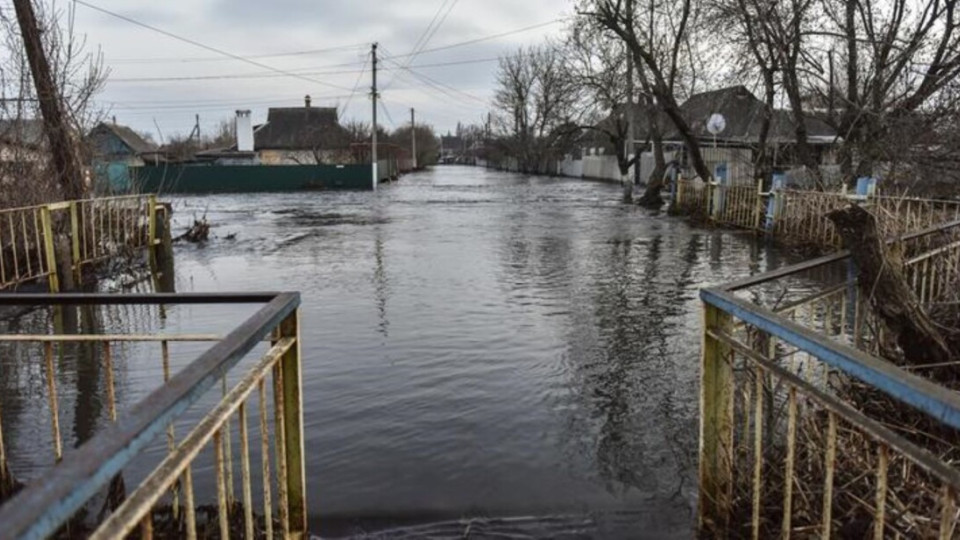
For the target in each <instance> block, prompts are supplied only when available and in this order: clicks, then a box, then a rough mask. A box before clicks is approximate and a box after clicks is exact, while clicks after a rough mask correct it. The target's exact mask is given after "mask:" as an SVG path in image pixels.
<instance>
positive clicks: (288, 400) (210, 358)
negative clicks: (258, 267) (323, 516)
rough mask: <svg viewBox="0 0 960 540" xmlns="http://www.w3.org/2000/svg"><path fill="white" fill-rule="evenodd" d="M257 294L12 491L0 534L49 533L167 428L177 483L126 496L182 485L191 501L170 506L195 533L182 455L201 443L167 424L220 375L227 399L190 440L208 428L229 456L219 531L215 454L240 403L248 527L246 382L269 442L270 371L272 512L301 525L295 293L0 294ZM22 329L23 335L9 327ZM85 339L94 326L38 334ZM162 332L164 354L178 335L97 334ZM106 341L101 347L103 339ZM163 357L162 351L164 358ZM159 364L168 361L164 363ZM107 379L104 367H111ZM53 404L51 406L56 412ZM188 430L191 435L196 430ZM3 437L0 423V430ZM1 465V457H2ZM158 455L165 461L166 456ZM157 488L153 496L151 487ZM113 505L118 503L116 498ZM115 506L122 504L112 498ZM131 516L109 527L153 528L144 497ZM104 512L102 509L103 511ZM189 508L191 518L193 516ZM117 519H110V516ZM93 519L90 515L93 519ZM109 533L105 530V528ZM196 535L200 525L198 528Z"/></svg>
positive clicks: (226, 507)
mask: <svg viewBox="0 0 960 540" xmlns="http://www.w3.org/2000/svg"><path fill="white" fill-rule="evenodd" d="M223 303H231V304H240V303H243V304H251V303H253V304H262V307H260V308H259V309H258V310H257V311H256V312H255V313H254V314H253V315H252V316H251V317H249V318H248V319H247V320H245V321H244V322H242V323H241V324H240V325H239V326H237V327H236V328H234V329H233V330H232V331H231V332H230V333H229V334H227V335H226V336H223V337H222V339H218V340H216V341H215V344H214V345H213V346H212V347H210V348H209V349H208V350H207V351H206V352H204V353H203V354H201V355H200V356H199V357H198V358H196V360H194V361H193V362H191V363H190V364H189V365H188V366H186V367H185V368H184V369H182V370H181V371H180V372H179V373H177V374H176V375H174V376H172V377H171V378H170V379H169V380H168V381H166V382H165V384H163V385H162V386H160V387H159V388H158V389H157V390H155V391H154V392H152V393H151V394H149V395H148V396H147V397H146V398H144V399H143V400H141V401H139V402H138V403H137V404H136V405H134V406H133V407H132V409H131V410H130V411H129V412H128V413H127V414H125V415H124V416H123V417H121V418H119V419H118V420H117V421H116V422H115V423H112V424H110V425H108V426H107V427H105V428H104V429H103V430H102V431H100V432H99V433H97V434H96V435H94V436H93V437H92V438H91V439H90V440H88V441H87V442H85V443H84V444H82V445H81V446H80V447H79V448H78V449H77V450H76V451H75V452H73V453H71V454H69V455H67V456H66V457H65V458H64V459H63V461H62V462H60V463H59V464H57V465H56V466H55V467H53V468H51V469H49V470H48V471H47V472H46V473H45V474H43V475H42V476H41V477H40V478H38V479H37V480H35V481H32V482H30V483H29V485H27V486H26V487H25V488H24V489H23V490H22V491H21V492H20V493H18V494H17V495H15V496H14V498H13V499H11V500H9V501H7V502H6V503H5V504H4V505H3V506H0V524H2V527H0V539H3V540H6V539H34V538H37V539H39V538H47V537H50V536H52V535H54V534H55V533H57V531H58V530H60V528H61V527H62V526H64V524H66V523H68V522H70V521H71V520H72V519H74V516H75V515H76V514H77V512H78V511H80V510H81V509H82V508H83V507H84V505H85V504H87V503H88V501H90V500H91V499H92V498H93V497H95V496H96V495H97V494H98V493H99V492H100V491H101V490H102V489H104V488H105V487H107V486H108V485H110V484H111V482H112V481H113V479H114V478H115V477H116V476H117V475H120V474H122V473H123V471H124V468H125V467H126V466H127V465H128V464H130V462H131V461H132V460H133V459H134V458H135V457H137V456H139V455H140V454H141V453H142V452H143V451H144V450H145V449H146V448H147V447H148V445H149V444H150V443H151V442H152V441H154V440H155V439H157V438H158V437H160V436H161V435H163V434H164V433H167V434H168V436H169V437H170V443H171V447H170V455H171V456H172V455H174V454H176V455H178V456H179V459H180V461H179V462H178V463H175V464H173V465H175V466H177V467H179V468H180V469H185V470H186V472H185V474H184V475H183V476H182V477H180V476H179V475H178V479H177V480H176V484H177V485H176V486H173V485H172V484H167V485H163V486H150V485H146V486H140V487H138V488H135V491H134V496H133V497H132V498H136V497H135V496H137V495H138V494H139V493H140V491H142V490H147V491H150V490H153V491H157V493H155V494H150V493H148V494H147V495H148V496H147V497H146V498H147V499H149V500H151V501H152V502H156V500H157V499H158V495H159V492H160V491H162V492H164V493H165V492H167V491H168V490H170V489H176V490H178V492H179V491H181V490H183V488H184V485H185V486H186V487H187V488H188V489H190V490H191V491H187V494H188V495H189V496H188V497H187V499H188V502H190V503H191V504H189V505H188V506H187V507H185V508H183V510H182V511H181V508H180V506H179V503H177V507H176V508H174V509H173V514H174V516H177V515H178V514H180V516H179V517H178V519H180V520H181V521H182V520H184V519H186V520H187V522H188V525H187V526H186V528H185V529H184V530H186V534H187V536H188V537H196V536H197V531H196V522H195V516H194V508H193V504H192V499H193V496H192V488H191V487H190V486H191V485H192V482H191V480H192V479H191V476H190V475H191V473H190V469H189V465H190V462H191V461H192V460H193V459H194V458H195V457H196V455H197V452H199V449H200V445H199V444H198V445H196V446H195V447H187V448H185V447H184V446H183V445H186V444H188V442H189V440H190V438H189V437H188V439H185V440H184V441H182V442H181V443H180V445H176V444H174V441H173V432H172V425H173V422H174V420H176V419H177V418H178V417H179V416H180V415H181V414H182V413H184V412H185V411H186V410H187V409H188V408H190V406H191V405H193V404H195V403H197V402H198V401H199V400H200V398H201V397H202V396H203V395H205V394H206V393H207V392H208V391H209V390H210V389H212V388H214V387H215V385H216V384H217V383H218V382H223V384H224V398H223V400H226V399H227V397H228V396H231V398H232V399H233V400H234V401H233V402H231V403H229V407H228V406H226V405H225V404H224V401H223V400H221V401H220V402H219V403H218V405H217V406H215V407H214V408H213V409H211V413H210V414H212V413H213V412H214V411H219V415H218V416H216V417H215V418H211V419H210V420H209V421H208V423H207V424H204V425H209V426H213V427H212V428H211V430H213V431H214V432H211V433H200V434H197V436H199V437H200V439H199V440H197V441H194V442H195V444H196V443H200V442H206V441H209V440H210V439H211V438H212V439H213V440H214V441H215V444H214V445H213V446H214V447H215V449H216V450H217V456H218V461H222V460H223V459H228V460H230V464H229V469H227V466H226V465H224V466H223V467H221V466H219V465H218V467H216V469H217V470H216V473H217V485H218V491H219V492H220V493H221V494H223V495H224V497H220V499H221V500H220V501H219V502H220V503H221V504H220V505H219V513H220V516H219V522H220V525H221V532H225V530H226V529H224V528H223V527H224V526H227V525H228V523H229V518H230V513H231V512H232V511H233V510H232V509H231V508H232V505H231V504H229V503H233V502H234V501H233V500H232V498H233V485H232V484H233V479H232V470H233V464H232V458H231V457H229V456H228V457H226V458H224V457H223V456H222V454H221V452H222V450H223V449H224V448H225V449H227V451H228V452H229V449H230V443H229V440H230V423H229V422H230V415H231V414H232V413H233V412H234V411H236V410H237V408H239V410H240V417H241V418H242V426H241V432H242V434H243V441H242V447H243V449H244V453H243V455H242V456H241V458H242V460H243V464H244V474H243V476H244V478H243V480H244V494H245V496H244V505H243V506H244V507H245V508H244V510H245V511H244V513H245V514H246V516H245V521H246V525H247V530H248V531H252V530H253V529H252V527H253V512H252V510H251V508H250V506H251V502H250V501H251V499H250V496H249V491H250V486H249V482H250V475H249V462H248V455H247V454H246V452H247V440H246V417H245V408H244V404H245V401H244V400H245V399H246V398H247V396H248V395H249V394H250V392H251V391H252V389H253V388H255V387H256V386H257V385H259V386H260V399H261V403H260V407H261V416H262V418H261V426H263V431H262V432H261V436H262V437H263V441H264V444H265V445H267V442H268V440H267V437H268V434H267V433H266V429H267V428H266V426H267V422H266V419H265V416H264V415H265V411H266V408H265V403H264V386H263V379H264V377H265V376H266V374H268V373H270V372H271V371H272V372H273V375H274V388H273V390H274V398H275V404H274V406H275V415H276V423H275V435H274V437H273V438H274V442H275V445H274V447H275V453H276V454H277V463H278V465H277V468H276V473H277V475H278V478H277V483H278V485H279V491H280V498H279V499H280V500H279V501H278V502H279V504H278V506H279V514H280V517H281V526H282V527H283V530H284V533H286V534H294V535H297V534H301V535H302V534H304V533H305V531H306V503H305V486H304V483H305V482H304V475H303V446H302V445H303V435H302V406H301V398H300V375H299V363H300V358H299V326H298V323H297V308H298V306H299V304H300V296H299V294H298V293H245V294H213V295H211V294H137V295H107V294H55V295H54V294H51V295H5V296H3V297H0V304H3V305H27V306H62V305H73V304H93V305H121V304H223ZM14 337H19V338H25V337H26V336H14ZM87 338H89V340H93V339H97V336H92V335H87V336H77V335H69V336H68V335H54V336H38V337H37V339H36V341H56V340H61V341H64V342H66V341H71V340H78V339H87ZM152 338H153V340H154V341H163V343H164V353H165V354H166V343H167V341H168V340H169V341H175V340H176V339H177V338H176V336H152V337H151V336H142V335H141V336H126V337H124V336H117V335H110V336H103V337H102V339H103V340H104V341H108V342H109V341H124V340H130V341H138V340H140V341H146V340H151V339H152ZM184 339H193V340H210V339H212V338H210V337H209V336H206V337H204V336H192V337H185V338H184ZM264 340H270V341H272V342H273V343H274V347H272V348H271V349H270V351H268V352H267V354H266V355H265V356H264V360H262V361H261V363H260V364H261V365H260V369H259V370H258V371H251V372H250V373H249V375H248V377H246V378H244V380H242V381H241V382H240V383H238V386H237V388H240V387H241V386H242V391H240V390H236V389H235V391H234V392H231V393H230V394H227V392H226V379H225V377H226V375H227V373H228V372H230V370H231V369H232V368H234V367H235V366H237V364H238V363H239V362H240V361H241V359H243V358H244V357H245V356H247V355H248V353H250V352H251V351H252V350H253V349H254V348H255V347H256V346H257V345H259V344H261V343H262V342H263V341H264ZM17 341H27V339H17ZM107 350H109V349H107ZM164 360H165V362H166V358H165V359H164ZM165 367H166V366H165ZM110 377H111V379H110V380H111V381H112V373H111V374H110ZM112 391H113V389H112V385H111V387H110V392H111V399H112ZM54 414H56V413H54ZM197 436H195V437H194V438H195V439H196V437H197ZM0 438H2V433H0ZM268 451H269V446H268V445H267V446H265V447H264V452H263V460H264V462H265V463H266V460H267V457H268ZM4 465H5V464H4ZM165 465H171V464H170V463H165ZM268 471H269V468H268V467H266V465H265V466H264V478H263V482H264V484H265V486H264V489H265V490H267V495H266V500H267V505H268V506H267V507H266V510H267V511H268V512H269V510H270V508H269V500H270V499H269V485H268V484H269V482H270V479H269V477H268V474H267V473H268ZM227 475H229V478H230V480H229V484H230V485H229V501H228V500H227V499H228V497H227V496H226V495H227V493H228V492H227V487H228V486H227V480H226V478H227ZM154 495H157V496H154ZM114 510H117V509H116V508H115V509H114ZM120 510H125V509H124V507H122V506H121V507H120ZM128 515H129V516H135V518H136V519H137V522H136V523H120V524H115V525H116V526H118V527H119V528H118V529H117V530H123V531H129V530H130V529H131V527H133V526H135V525H141V526H142V530H143V531H144V533H145V531H147V530H152V529H151V527H152V522H151V515H152V514H151V507H150V506H143V507H141V508H134V509H132V510H131V511H130V512H126V513H124V516H128ZM107 517H108V518H109V517H110V516H107ZM190 518H194V519H193V520H192V522H191V519H190ZM114 521H116V520H114ZM266 521H267V528H268V530H269V529H270V528H271V527H272V521H273V520H272V518H271V517H270V516H269V515H267V516H266ZM96 525H97V524H93V526H94V527H96ZM107 536H108V537H109V536H112V535H110V534H108V535H107ZM201 536H202V534H201Z"/></svg>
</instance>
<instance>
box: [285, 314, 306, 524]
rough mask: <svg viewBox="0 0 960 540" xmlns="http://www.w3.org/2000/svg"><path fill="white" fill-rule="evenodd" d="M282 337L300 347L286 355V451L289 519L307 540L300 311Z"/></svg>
mask: <svg viewBox="0 0 960 540" xmlns="http://www.w3.org/2000/svg"><path fill="white" fill-rule="evenodd" d="M280 336H281V337H292V338H294V339H296V344H295V345H294V346H293V347H291V348H290V350H289V351H287V353H286V354H284V355H283V358H282V359H281V360H280V361H281V362H282V364H283V367H282V368H281V370H282V372H283V407H284V411H283V418H284V426H283V433H284V439H285V442H284V450H285V452H286V462H287V467H286V468H287V477H286V478H284V479H283V480H282V481H283V482H286V485H287V508H288V510H287V516H288V518H289V523H290V528H289V531H290V534H291V536H292V537H294V538H303V537H304V536H306V533H307V492H306V485H307V483H306V476H305V466H304V459H303V458H304V450H303V397H302V386H301V383H302V381H301V376H300V367H301V357H300V310H299V308H298V309H297V311H295V312H293V313H292V314H291V315H290V316H289V317H287V318H286V319H285V320H284V321H283V322H282V323H280Z"/></svg>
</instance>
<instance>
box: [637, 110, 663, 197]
mask: <svg viewBox="0 0 960 540" xmlns="http://www.w3.org/2000/svg"><path fill="white" fill-rule="evenodd" d="M651 126H652V129H651V130H650V138H651V141H652V142H653V160H654V167H653V172H652V173H650V177H649V178H648V179H647V187H646V189H645V190H644V191H643V196H642V197H640V200H639V201H637V204H639V205H640V206H643V207H646V208H660V207H662V206H663V196H661V194H660V193H661V192H662V191H663V177H664V175H665V174H666V173H667V160H666V159H665V158H664V157H663V136H661V135H660V129H659V128H658V127H657V126H655V125H653V123H652V122H651ZM638 166H639V163H638Z"/></svg>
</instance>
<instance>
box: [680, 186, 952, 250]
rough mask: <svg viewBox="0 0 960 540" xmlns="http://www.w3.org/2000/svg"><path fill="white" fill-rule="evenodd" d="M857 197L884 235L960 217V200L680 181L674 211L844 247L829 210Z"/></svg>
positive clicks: (796, 239) (791, 239)
mask: <svg viewBox="0 0 960 540" xmlns="http://www.w3.org/2000/svg"><path fill="white" fill-rule="evenodd" d="M851 202H858V203H860V204H867V205H870V206H872V207H873V208H875V209H876V212H875V213H876V215H877V219H878V225H879V227H880V229H881V233H883V234H884V235H895V234H905V233H911V232H914V231H918V230H921V229H925V228H927V227H931V226H934V225H936V224H939V223H946V222H949V221H953V220H957V219H960V201H945V200H934V199H923V198H916V197H894V196H886V195H884V196H881V195H870V196H868V197H863V196H856V195H850V194H847V193H844V192H821V191H812V190H796V189H777V190H773V191H768V192H765V191H763V186H762V184H761V183H757V184H721V183H718V182H702V181H700V180H699V179H693V180H688V179H684V178H681V179H679V180H677V185H676V191H675V194H674V199H673V202H672V206H673V209H674V211H676V212H678V213H680V214H684V215H690V216H694V217H698V218H701V219H705V220H710V221H711V222H713V223H717V224H719V225H724V226H729V227H735V228H738V229H747V230H752V231H756V232H764V233H769V234H772V235H773V236H774V237H776V238H780V239H783V240H786V241H789V242H792V243H803V244H812V245H816V246H819V247H821V248H825V249H829V248H839V247H840V237H839V235H838V234H837V232H836V230H835V229H834V226H833V223H832V222H831V221H830V220H829V219H827V217H826V216H827V214H828V213H830V212H831V211H833V210H838V209H841V208H844V207H846V206H847V205H849V204H850V203H851Z"/></svg>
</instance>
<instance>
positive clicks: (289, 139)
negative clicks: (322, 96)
mask: <svg viewBox="0 0 960 540" xmlns="http://www.w3.org/2000/svg"><path fill="white" fill-rule="evenodd" d="M253 141H254V142H253V144H254V149H256V150H267V149H276V150H303V149H311V150H312V149H321V148H324V149H333V148H346V147H348V146H349V144H350V135H349V133H347V130H345V129H344V128H343V126H341V125H340V123H339V122H338V120H337V109H336V108H335V107H282V108H271V109H270V110H269V112H268V113H267V122H266V123H265V124H263V125H262V126H260V127H259V128H257V129H256V130H255V131H254V132H253Z"/></svg>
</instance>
